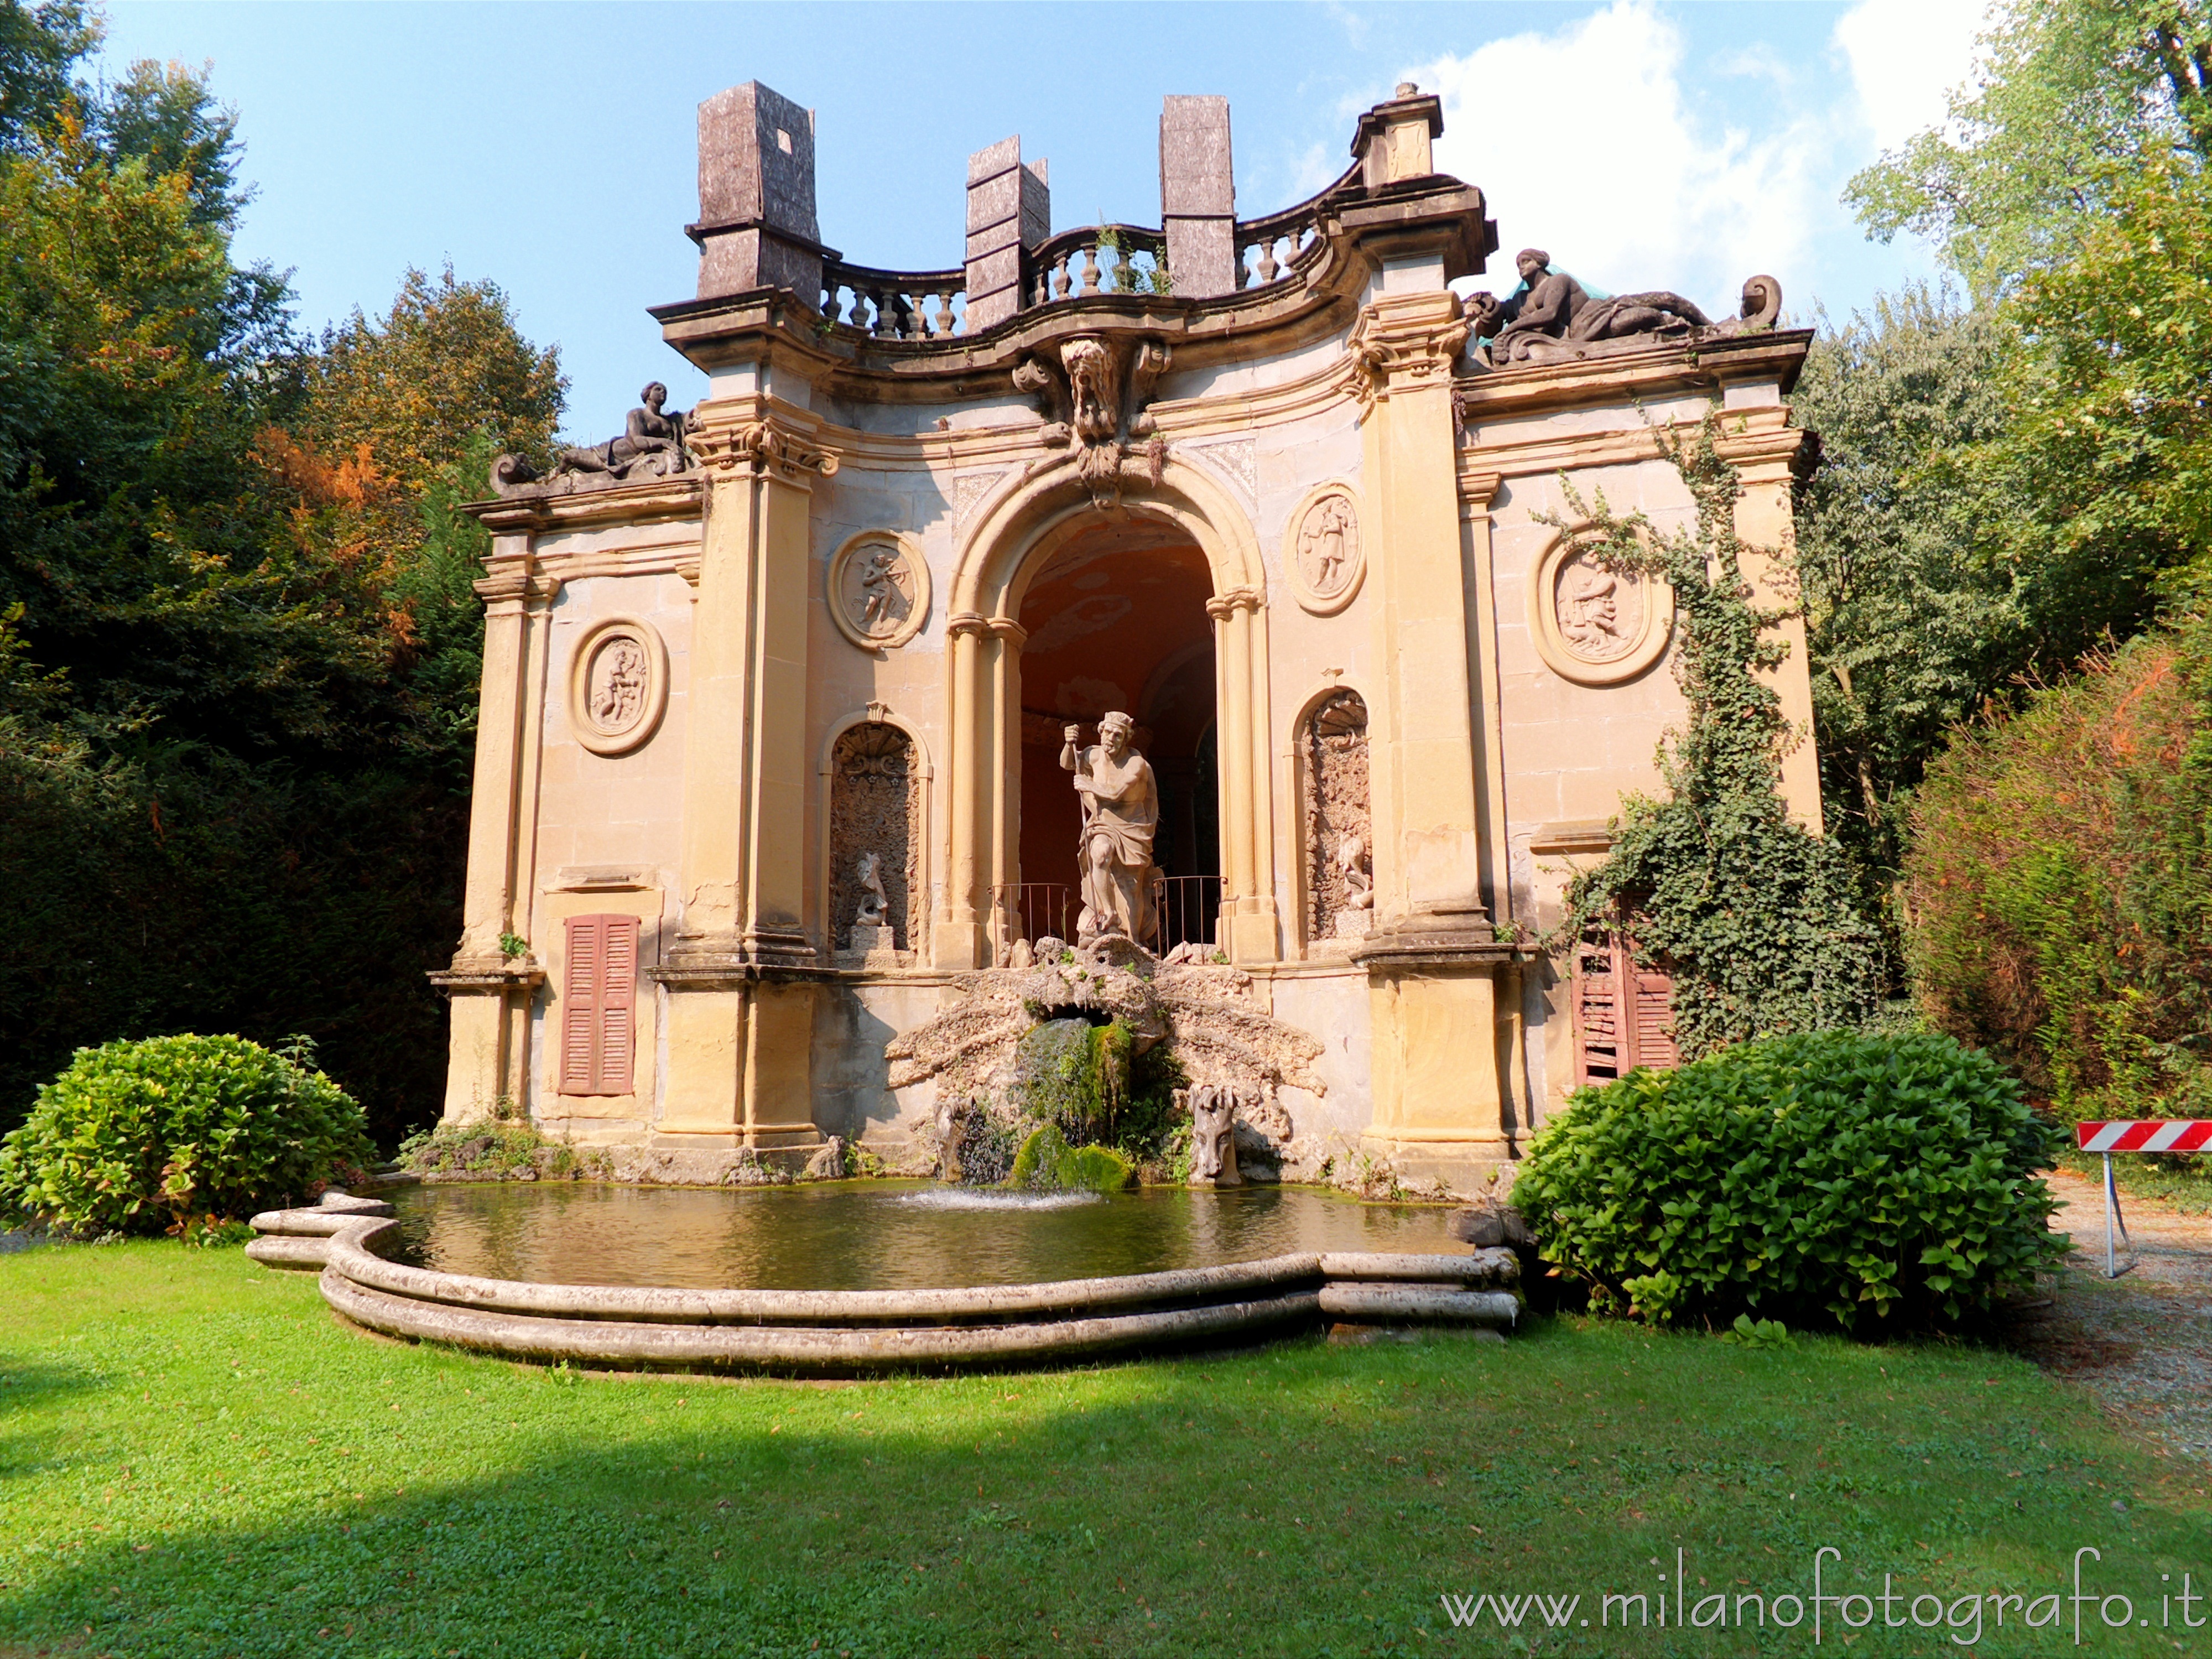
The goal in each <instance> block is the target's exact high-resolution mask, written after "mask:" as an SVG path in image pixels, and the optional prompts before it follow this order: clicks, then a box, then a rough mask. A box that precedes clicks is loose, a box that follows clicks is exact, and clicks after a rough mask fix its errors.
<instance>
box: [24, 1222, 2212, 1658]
mask: <svg viewBox="0 0 2212 1659" xmlns="http://www.w3.org/2000/svg"><path fill="white" fill-rule="evenodd" d="M0 1308H4V1309H5V1310H6V1318H5V1320H4V1321H0V1654H4V1655H8V1656H10V1659H13V1656H18V1655H22V1654H27V1653H45V1652H50V1651H51V1652H66V1653H83V1654H115V1655H132V1656H150V1659H192V1656H200V1655H208V1656H234V1655H235V1656H252V1655H284V1656H290V1655H297V1654H313V1655H324V1654H331V1655H359V1656H380V1655H409V1656H416V1655H422V1656H429V1655H443V1656H449V1659H450V1656H456V1655H466V1656H482V1655H490V1654H513V1655H530V1656H538V1655H546V1656H552V1655H566V1656H578V1655H583V1656H611V1655H617V1654H640V1655H655V1656H659V1655H678V1654H712V1655H718V1656H722V1655H754V1654H775V1655H784V1654H790V1655H810V1656H811V1655H816V1654H838V1655H844V1654H850V1655H853V1656H856V1659H857V1656H862V1655H866V1656H871V1659H877V1656H886V1659H908V1656H922V1655H938V1654H945V1655H960V1656H973V1655H978V1654H982V1655H989V1656H992V1659H1005V1656H1015V1655H1030V1654H1054V1653H1060V1652H1063V1651H1065V1652H1089V1653H1094V1654H1096V1653H1103V1654H1111V1655H1115V1656H1125V1655H1163V1656H1165V1655H1177V1656H1182V1655H1194V1654H1195V1655H1212V1654H1246V1653H1249V1654H1255V1655H1267V1656H1291V1655H1324V1654H1326V1655H1356V1654H1357V1655H1365V1654H1429V1653H1437V1654H1469V1655H1474V1654H1481V1655H1490V1654H1498V1653H1510V1652H1522V1651H1529V1652H1537V1653H1547V1654H1549V1653H1563V1654H1587V1655H1600V1654H1604V1655H1615V1654H1622V1653H1638V1654H1640V1653H1652V1654H1661V1655H1672V1654H1676V1653H1702V1652H1705V1651H1708V1650H1711V1651H1716V1652H1744V1653H1749V1652H1765V1651H1772V1652H1792V1653H1794V1652H1797V1651H1799V1650H1804V1649H1808V1648H1809V1647H1810V1646H1811V1634H1810V1626H1809V1623H1808V1625H1806V1626H1802V1627H1800V1628H1799V1629H1798V1630H1796V1631H1795V1632H1779V1631H1774V1630H1768V1631H1766V1632H1764V1633H1763V1634H1762V1633H1761V1632H1759V1631H1758V1630H1757V1629H1756V1628H1753V1629H1752V1630H1748V1631H1742V1632H1739V1631H1737V1630H1735V1629H1733V1628H1730V1629H1729V1630H1727V1631H1726V1632H1724V1633H1723V1632H1721V1631H1717V1630H1710V1629H1709V1630H1702V1631H1677V1630H1674V1629H1668V1630H1664V1631H1661V1630H1658V1629H1651V1630H1650V1631H1648V1632H1646V1631H1644V1630H1643V1629H1642V1628H1640V1627H1638V1628H1635V1629H1633V1630H1632V1632H1626V1633H1625V1632H1622V1631H1621V1630H1620V1629H1619V1628H1617V1627H1601V1626H1599V1624H1598V1621H1597V1620H1595V1619H1594V1620H1593V1625H1592V1627H1591V1628H1589V1629H1583V1628H1581V1627H1579V1626H1577V1625H1576V1624H1574V1623H1573V1621H1572V1617H1571V1618H1570V1623H1569V1625H1568V1626H1566V1627H1565V1628H1561V1629H1557V1630H1550V1629H1545V1628H1541V1626H1540V1623H1539V1619H1538V1616H1537V1615H1535V1614H1534V1613H1528V1612H1527V1611H1526V1610H1525V1609H1524V1611H1523V1614H1522V1616H1523V1618H1524V1620H1525V1626H1524V1627H1523V1628H1522V1629H1519V1630H1515V1631H1510V1632H1508V1631H1503V1630H1500V1629H1498V1628H1497V1627H1496V1623H1495V1615H1494V1613H1485V1614H1484V1615H1483V1622H1484V1628H1483V1629H1481V1630H1480V1631H1475V1630H1464V1629H1455V1628H1454V1627H1453V1626H1452V1624H1451V1622H1450V1619H1449V1616H1448V1614H1447V1612H1446V1610H1445V1608H1444V1607H1443V1604H1442V1603H1440V1601H1439V1599H1438V1598H1439V1595H1442V1594H1445V1593H1449V1594H1452V1595H1469V1594H1474V1593H1478V1592H1486V1591H1503V1592H1508V1593H1511V1594H1513V1595H1519V1594H1523V1593H1526V1592H1528V1591H1532V1590H1533V1591H1541V1592H1546V1593H1548V1594H1555V1595H1574V1594H1579V1595H1582V1596H1583V1598H1584V1600H1583V1602H1582V1603H1581V1604H1579V1615H1580V1616H1589V1615H1591V1614H1592V1613H1595V1612H1597V1611H1598V1610H1599V1609H1598V1607H1597V1606H1596V1605H1595V1604H1596V1603H1597V1601H1598V1597H1599V1596H1600V1595H1601V1594H1602V1593H1604V1592H1607V1591H1622V1592H1627V1591H1633V1590H1638V1589H1644V1590H1649V1591H1655V1592H1656V1590H1658V1589H1660V1588H1661V1585H1660V1583H1659V1582H1658V1581H1659V1580H1660V1578H1661V1577H1662V1574H1663V1576H1664V1577H1667V1578H1669V1579H1671V1578H1672V1577H1673V1574H1674V1565H1675V1561H1676V1551H1677V1550H1678V1549H1680V1551H1681V1552H1682V1557H1681V1559H1682V1561H1683V1563H1684V1583H1685V1584H1686V1587H1687V1588H1688V1589H1690V1591H1691V1593H1692V1596H1693V1597H1702V1596H1705V1595H1711V1594H1712V1593H1714V1592H1715V1591H1717V1590H1722V1589H1725V1590H1727V1591H1729V1592H1730V1593H1738V1592H1761V1593H1764V1594H1765V1595H1768V1596H1778V1595H1784V1594H1788V1593H1795V1594H1796V1595H1801V1596H1802V1595H1804V1594H1806V1593H1807V1590H1808V1577H1809V1572H1810V1568H1811V1564H1812V1560H1813V1557H1814V1551H1815V1550H1816V1549H1817V1548H1819V1547H1821V1546H1824V1545H1826V1546H1832V1547H1835V1548H1837V1549H1838V1550H1840V1551H1841V1552H1842V1561H1841V1565H1840V1566H1838V1565H1837V1564H1835V1563H1834V1562H1833V1561H1831V1562H1830V1564H1829V1565H1828V1567H1827V1569H1826V1573H1827V1577H1826V1583H1827V1584H1828V1585H1829V1587H1830V1588H1831V1589H1832V1590H1833V1589H1834V1588H1835V1587H1836V1586H1837V1585H1838V1583H1839V1581H1840V1582H1841V1583H1842V1587H1843V1588H1844V1589H1845V1590H1847V1591H1853V1592H1859V1593H1864V1594H1869V1595H1872V1594H1878V1593H1879V1592H1880V1590H1881V1588H1882V1586H1881V1576H1882V1575H1883V1574H1884V1573H1890V1574H1893V1575H1895V1577H1896V1588H1897V1590H1898V1592H1899V1594H1900V1595H1921V1594H1925V1593H1930V1592H1932V1593H1935V1594H1938V1595H1944V1596H1946V1597H1947V1598H1956V1597H1958V1596H1960V1595H1967V1594H1981V1593H1987V1592H1990V1591H1994V1590H2013V1589H2022V1590H2026V1591H2027V1593H2028V1594H2029V1595H2043V1594H2048V1593H2051V1592H2055V1591H2061V1590H2063V1589H2067V1588H2068V1582H2067V1581H2068V1576H2069V1571H2070V1564H2071V1563H2072V1561H2073V1559H2074V1552H2075V1549H2076V1548H2078V1547H2081V1546H2085V1545H2093V1546H2096V1547H2100V1548H2101V1549H2102V1550H2103V1552H2104V1556H2103V1559H2102V1561H2101V1563H2099V1562H2094V1561H2092V1562H2089V1563H2087V1571H2088V1572H2089V1574H2090V1582H2091V1583H2093V1584H2095V1585H2096V1586H2097V1587H2098V1588H2099V1589H2100V1592H2103V1593H2125V1594H2128V1595H2132V1596H2133V1597H2134V1598H2135V1599H2136V1605H2137V1607H2139V1608H2142V1609H2145V1610H2147V1611H2148V1615H2149V1617H2150V1618H2151V1620H2152V1626H2151V1627H2149V1628H2136V1627H2130V1628H2126V1629H2121V1630H2109V1631H2108V1630H2106V1629H2103V1628H2101V1627H2100V1626H2098V1625H2097V1624H2096V1622H2095V1614H2096V1612H2097V1608H2096V1607H2094V1606H2093V1605H2092V1606H2091V1607H2089V1608H2088V1610H2087V1616H2088V1617H2089V1619H2090V1624H2089V1625H2088V1626H2087V1628H2086V1629H2085V1632H2084V1635H2085V1644H2084V1645H2085V1649H2086V1650H2093V1651H2096V1652H2099V1653H2151V1652H2160V1653H2171V1652H2172V1651H2174V1650H2175V1648H2176V1646H2177V1645H2179V1644H2180V1643H2182V1642H2188V1641H2191V1638H2190V1637H2189V1636H2188V1634H2187V1633H2186V1632H2184V1631H2182V1630H2180V1629H2179V1628H2178V1627H2176V1628H2174V1629H2172V1630H2162V1629H2160V1628H2157V1625H2158V1620H2159V1616H2160V1603H2159V1601H2158V1599H2157V1598H2158V1595H2159V1593H2160V1589H2161V1588H2163V1589H2167V1590H2178V1589H2179V1587H2180V1584H2181V1575H2182V1573H2183V1572H2184V1571H2188V1572H2190V1573H2191V1574H2193V1575H2194V1584H2195V1586H2196V1587H2197V1588H2198V1589H2202V1588H2203V1585H2204V1583H2205V1580H2206V1579H2207V1577H2212V1524H2208V1523H2212V1501H2208V1499H2207V1497H2206V1494H2205V1492H2204V1486H2205V1485H2206V1484H2207V1483H2206V1475H2205V1472H2204V1471H2203V1470H2202V1469H2197V1468H2183V1467H2181V1466H2179V1465H2167V1464H2160V1463H2159V1462H2156V1461H2155V1460H2154V1458H2153V1457H2152V1456H2151V1455H2148V1453H2147V1452H2145V1451H2144V1450H2142V1449H2140V1448H2138V1447H2137V1446H2136V1445H2135V1444H2133V1443H2130V1442H2127V1441H2124V1440H2123V1439H2121V1438H2119V1437H2116V1436H2115V1435H2114V1434H2113V1433H2112V1431H2109V1430H2108V1429H2106V1427H2104V1426H2103V1425H2102V1423H2101V1420H2100V1418H2099V1416H2098V1413H2096V1411H2095V1410H2094V1409H2093V1407H2092V1405H2091V1403H2090V1401H2088V1399H2087V1395H2084V1394H2082V1393H2081V1392H2079V1391H2077V1390H2075V1389H2074V1388H2073V1387H2072V1386H2071V1385H2069V1384H2066V1383H2060V1382H2057V1381H2053V1380H2051V1379H2050V1378H2047V1377H2046V1376H2044V1375H2042V1374H2041V1373H2039V1372H2038V1371H2037V1370H2034V1369H2033V1367H2031V1366H2030V1365H2028V1364H2025V1363H2024V1362H2021V1361H2020V1360H2017V1359H2015V1358H2010V1357H2008V1356H2005V1355H2002V1354H1997V1353H1993V1352H1988V1351H1985V1350H1978V1349H1975V1348H1972V1347H1970V1346H1950V1345H1928V1346H1917V1347H1911V1348H1887V1349H1885V1348H1877V1347H1871V1346H1855V1345H1853V1344H1850V1343H1848V1342H1845V1341H1843V1340H1832V1339H1811V1338H1798V1339H1796V1340H1793V1341H1791V1342H1790V1343H1789V1344H1788V1345H1787V1346H1780V1347H1775V1348H1758V1347H1745V1346H1732V1345H1729V1344H1724V1343H1722V1342H1719V1341H1717V1340H1712V1339H1711V1338H1705V1337H1697V1336H1664V1335H1657V1334H1650V1333H1647V1332H1644V1331H1642V1330H1640V1329H1637V1328H1631V1327H1626V1326H1621V1325H1609V1324H1604V1323H1597V1322H1583V1321H1577V1320H1556V1321H1538V1322H1531V1323H1530V1325H1529V1327H1528V1328H1527V1330H1526V1333H1525V1334H1523V1335H1522V1336H1520V1337H1517V1338H1516V1340H1514V1341H1513V1342H1512V1343H1511V1344H1510V1345H1503V1346H1501V1345H1498V1344H1495V1343H1485V1342H1480V1341H1478V1340H1474V1339H1473V1338H1469V1337H1460V1336H1451V1335H1436V1336H1431V1337H1429V1338H1427V1339H1425V1340H1420V1341H1418V1342H1410V1343H1399V1342H1389V1341H1385V1342H1378V1343H1376V1344H1374V1345H1372V1346H1357V1347H1354V1346H1330V1345H1328V1343H1326V1342H1323V1341H1322V1340H1308V1341H1304V1342H1300V1343H1294V1344H1290V1345H1286V1346H1279V1347H1274V1348H1269V1349H1265V1350H1259V1351H1251V1352H1237V1353H1233V1354H1231V1353H1213V1354H1208V1355H1203V1356H1194V1357H1188V1358H1181V1359H1177V1360H1173V1361H1166V1362H1155V1363H1149V1364H1124V1365H1116V1366H1111V1367H1107V1368H1103V1369H1099V1370H1069V1371H1057V1372H1050V1373H1044V1374H1036V1375H999V1376H975V1377H964V1378H957V1379H951V1380H945V1379H902V1380H896V1381H890V1382H877V1383H853V1384H833V1385H823V1384H818V1383H817V1384H805V1383H787V1382H775V1381H742V1382H716V1381H712V1380H708V1379H703V1378H699V1377H651V1378H638V1377H620V1376H595V1375H580V1374H576V1373H570V1372H563V1371H558V1370H556V1371H550V1372H549V1371H546V1370H533V1369H528V1368H524V1367H520V1366H516V1365H512V1364H506V1363H503V1362H498V1361H492V1360H486V1359H478V1358H469V1357H467V1356H465V1355H462V1354H459V1353H454V1352H445V1351H441V1350H435V1349H430V1348H422V1347H410V1346H400V1345H397V1344H392V1343H388V1342H383V1341H379V1340H371V1339H369V1338H368V1337H366V1336H364V1335H362V1334H359V1333H357V1332H355V1331H353V1330H350V1329H349V1328H344V1327H343V1326H341V1325H340V1324H339V1323H338V1322H337V1321H336V1320H335V1319H334V1318H333V1317H332V1316H331V1315H330V1314H329V1313H328V1312H327V1311H326V1310H325V1309H324V1307H323V1305H322V1304H321V1302H320V1300H319V1297H318V1295H317V1293H316V1290H315V1285H314V1282H313V1279H312V1278H310V1277H307V1276H296V1275H285V1274H277V1273H270V1272H267V1271H264V1269H261V1268H259V1267H255V1266H254V1265H252V1263H250V1262H248V1261H246V1260H245V1259H244V1258H243V1257H242V1256H241V1255H238V1254H237V1253H235V1252H228V1251H212V1250H206V1251H186V1250H184V1249H179V1248H178V1247H177V1246H175V1245H173V1244H169V1243H149V1244H130V1245H122V1246H117V1247H111V1248H104V1249H86V1248H48V1249H39V1250H33V1251H29V1252H26V1253H24V1254H21V1255H14V1256H9V1257H4V1258H0ZM2161 1574H2171V1575H2172V1577H2171V1579H2170V1580H2168V1581H2161V1578H2160V1575H2161ZM1669 1588H1670V1589H1671V1587H1669ZM1954 1605H1956V1603H1955V1600H1954ZM1975 1605H1976V1606H1977V1607H1984V1606H1986V1603H1981V1602H1978V1603H1976V1604H1975ZM1871 1606H1872V1604H1869V1607H1871ZM1858 1611H1859V1609H1858V1608H1857V1607H1856V1606H1854V1607H1852V1608H1851V1609H1850V1612H1851V1613H1854V1614H1856V1613H1857V1612H1858ZM1921 1611H1923V1613H1924V1612H1926V1611H1927V1607H1926V1605H1925V1604H1923V1607H1922V1608H1921ZM2065 1611H2066V1613H2067V1616H2068V1617H2069V1618H2070V1615H2071V1609H2070V1608H2068V1609H2066V1610H2065ZM2194 1613H2195V1615H2196V1616H2197V1617H2199V1618H2203V1617H2206V1616H2207V1609H2206V1608H2205V1607H2204V1606H2203V1604H2201V1603H2200V1604H2198V1605H2197V1607H2195V1608H2194ZM1747 1616H1748V1613H1747ZM1892 1616H1894V1617H1896V1618H1899V1619H1900V1620H1902V1619H1905V1618H1906V1616H1907V1603H1906V1602H1905V1601H1898V1602H1897V1603H1895V1604H1894V1606H1893V1612H1892ZM1962 1616H1963V1615H1962ZM2020 1616H2021V1614H2020V1611H2019V1610H2018V1609H2017V1608H2015V1609H2014V1610H2013V1611H2011V1613H2009V1622H2008V1627H2007V1628H2006V1629H2005V1630H2004V1631H2003V1632H1997V1631H1996V1629H1995V1628H1994V1627H1993V1626H1992V1627H1990V1628H1987V1629H1985V1630H1984V1636H1983V1640H1982V1642H1981V1643H1980V1650H1983V1651H1988V1652H1995V1653H2045V1652H2050V1653H2056V1652H2057V1651H2059V1650H2062V1649H2064V1650H2069V1651H2070V1650H2072V1644H2071V1638H2070V1626H2068V1627H2067V1628H2066V1629H2065V1630H2059V1631H2054V1630H2050V1629H2044V1630H2040V1631H2038V1632H2018V1631H2017V1629H2016V1628H2015V1627H2016V1626H2017V1624H2018V1621H2019V1618H2020ZM1671 1617H1672V1615H1671V1614H1670V1620H1671ZM1825 1617H1826V1638H1825V1641H1824V1643H1823V1646H1825V1647H1828V1648H1833V1647H1836V1646H1838V1645H1839V1644H1840V1643H1839V1637H1840V1636H1843V1635H1854V1634H1855V1636H1856V1650H1857V1651H1861V1652H1881V1653H1885V1654H1888V1653H1900V1654H1901V1653H1929V1654H1934V1653H1937V1652H1956V1651H1958V1647H1957V1646H1954V1644H1952V1642H1951V1641H1950V1640H1949V1639H1948V1638H1949V1636H1950V1635H1952V1634H1956V1633H1957V1632H1943V1631H1938V1630H1920V1629H1915V1628H1912V1627H1911V1626H1910V1625H1909V1624H1908V1625H1907V1626H1905V1627H1904V1628H1901V1629H1895V1630H1888V1631H1884V1630H1882V1629H1881V1627H1880V1620H1879V1618H1877V1620H1876V1625H1875V1628H1872V1629H1869V1630H1867V1631H1864V1632H1856V1633H1854V1632H1847V1631H1844V1632H1839V1630H1838V1626H1837V1625H1836V1623H1835V1620H1836V1618H1837V1610H1836V1609H1835V1608H1834V1607H1829V1608H1827V1609H1826V1614H1825ZM2206 1637H2212V1631H2207V1632H2205V1633H2204V1635H2203V1636H2200V1637H2197V1638H2195V1640H2194V1642H2193V1643H2192V1644H2191V1647H2190V1648H2188V1649H2185V1650H2189V1651H2197V1652H2205V1651H2208V1650H2212V1644H2208V1643H2207V1641H2206V1639H2205V1638H2206ZM11 1644H12V1645H11ZM1516 1644H1517V1645H1516Z"/></svg>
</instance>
